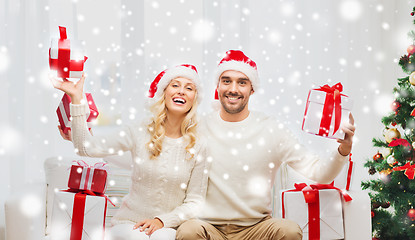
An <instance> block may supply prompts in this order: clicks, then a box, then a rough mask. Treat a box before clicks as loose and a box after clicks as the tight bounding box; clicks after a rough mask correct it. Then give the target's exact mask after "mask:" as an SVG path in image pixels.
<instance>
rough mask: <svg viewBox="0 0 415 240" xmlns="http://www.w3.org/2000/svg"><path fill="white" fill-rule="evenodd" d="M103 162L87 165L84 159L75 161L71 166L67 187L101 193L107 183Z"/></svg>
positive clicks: (103, 191)
mask: <svg viewBox="0 0 415 240" xmlns="http://www.w3.org/2000/svg"><path fill="white" fill-rule="evenodd" d="M104 167H105V163H96V164H95V165H93V166H89V165H88V164H87V163H85V162H84V161H77V162H76V164H74V165H72V166H71V172H70V174H69V180H68V187H69V188H70V189H73V190H90V191H92V192H94V193H99V194H103V193H105V190H106V185H107V171H106V170H105V168H104Z"/></svg>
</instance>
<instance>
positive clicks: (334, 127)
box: [302, 83, 353, 139]
mask: <svg viewBox="0 0 415 240" xmlns="http://www.w3.org/2000/svg"><path fill="white" fill-rule="evenodd" d="M342 91H343V86H342V85H341V83H337V84H336V85H334V86H332V87H330V86H329V85H324V86H322V87H320V88H316V89H312V90H310V92H309V94H308V98H307V104H306V109H305V113H304V118H303V125H302V129H303V131H305V132H308V133H312V134H316V135H319V136H323V137H328V138H340V139H344V135H345V134H344V132H343V131H342V130H341V129H340V126H341V125H342V123H345V122H346V123H347V122H349V113H350V111H351V109H352V106H353V102H352V100H351V99H350V98H349V97H348V96H346V95H344V94H342V93H341V92H342Z"/></svg>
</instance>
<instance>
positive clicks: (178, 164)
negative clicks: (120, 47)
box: [52, 65, 208, 240]
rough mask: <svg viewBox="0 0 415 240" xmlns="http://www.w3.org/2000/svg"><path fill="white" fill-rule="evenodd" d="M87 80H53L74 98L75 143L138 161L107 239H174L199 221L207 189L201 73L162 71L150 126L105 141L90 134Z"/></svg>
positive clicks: (96, 153) (153, 90)
mask: <svg viewBox="0 0 415 240" xmlns="http://www.w3.org/2000/svg"><path fill="white" fill-rule="evenodd" d="M84 79H85V78H84V77H82V78H81V79H80V80H79V81H78V82H77V83H76V84H74V83H72V82H70V81H68V80H66V79H64V80H63V82H62V81H58V80H57V79H53V80H52V81H53V84H54V86H55V88H57V89H60V90H62V91H64V92H65V93H67V94H68V95H69V96H70V97H71V100H72V103H71V106H70V109H71V116H72V142H73V144H74V147H75V148H76V149H77V152H78V154H79V155H82V156H89V157H104V156H108V155H113V154H117V153H119V151H131V154H132V159H133V162H132V164H133V172H132V176H131V178H132V184H131V187H130V192H129V194H128V195H127V196H126V197H125V198H124V199H123V203H122V205H121V207H120V209H119V210H118V212H117V214H116V215H115V216H114V217H113V219H112V224H113V227H112V228H110V229H108V231H107V235H109V238H110V239H112V240H115V239H131V240H133V239H134V240H136V239H137V240H138V239H139V240H141V239H152V240H154V239H164V240H165V239H175V235H176V231H175V229H176V228H177V227H178V226H179V225H180V224H181V223H182V222H184V221H185V220H187V219H190V218H193V217H195V214H196V213H197V211H198V208H200V206H201V204H202V202H203V201H204V197H205V194H206V187H207V178H208V172H207V170H208V161H206V156H205V155H206V153H205V147H204V144H203V143H202V141H200V140H199V138H198V135H197V132H196V127H197V121H196V110H197V105H198V102H199V100H200V81H199V77H198V74H197V71H196V68H195V67H194V66H192V65H180V66H177V67H174V68H171V69H167V70H165V71H163V72H161V73H160V74H159V75H158V76H157V77H156V79H155V80H154V81H153V83H152V84H151V86H150V94H149V97H151V98H153V99H152V100H153V102H152V105H151V107H150V110H151V112H152V114H153V115H152V117H151V119H150V121H149V122H147V123H146V124H137V125H133V126H128V127H126V128H124V129H123V130H122V131H120V132H117V133H116V134H114V135H113V136H107V137H104V138H98V137H93V136H91V134H90V133H89V131H88V128H87V125H86V108H87V105H86V104H85V103H82V95H83V91H82V88H83V84H84ZM61 133H62V132H61ZM62 134H63V133H62ZM64 138H65V136H64ZM66 138H68V136H66ZM108 233H109V234H108Z"/></svg>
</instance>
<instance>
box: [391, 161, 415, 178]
mask: <svg viewBox="0 0 415 240" xmlns="http://www.w3.org/2000/svg"><path fill="white" fill-rule="evenodd" d="M414 169H415V164H413V165H411V164H410V163H409V162H407V163H406V164H405V165H403V166H401V167H394V168H393V169H392V170H393V171H403V170H405V175H406V176H407V177H408V178H409V179H414V175H415V170H414Z"/></svg>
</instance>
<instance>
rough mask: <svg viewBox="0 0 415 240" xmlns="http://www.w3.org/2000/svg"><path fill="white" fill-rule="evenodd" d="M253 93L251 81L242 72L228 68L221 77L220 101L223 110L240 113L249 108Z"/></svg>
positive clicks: (219, 85)
mask: <svg viewBox="0 0 415 240" xmlns="http://www.w3.org/2000/svg"><path fill="white" fill-rule="evenodd" d="M252 93H254V90H253V89H252V84H251V81H250V80H249V78H248V77H247V76H246V75H245V74H243V73H241V72H238V71H234V70H228V71H225V72H223V73H222V75H221V76H220V77H219V84H218V94H219V101H220V103H221V105H222V108H223V110H225V111H226V112H227V113H229V114H238V113H240V112H242V111H243V110H244V109H247V107H248V101H249V97H250V96H251V94H252Z"/></svg>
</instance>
